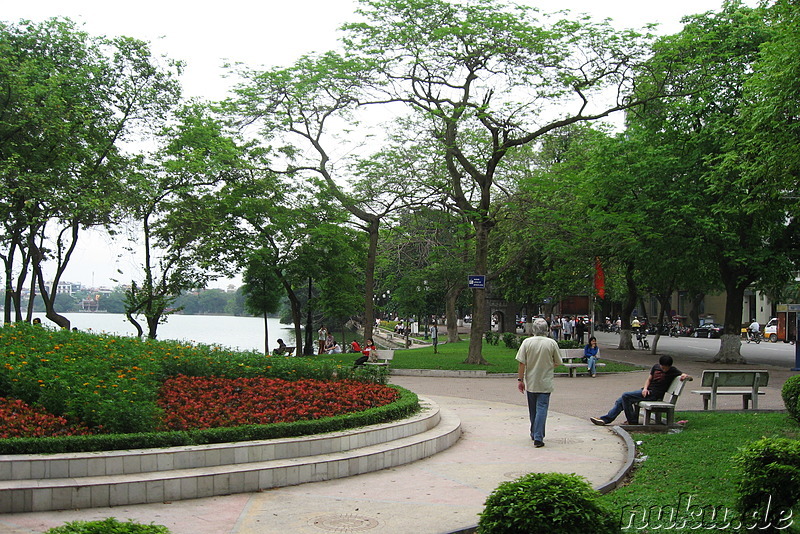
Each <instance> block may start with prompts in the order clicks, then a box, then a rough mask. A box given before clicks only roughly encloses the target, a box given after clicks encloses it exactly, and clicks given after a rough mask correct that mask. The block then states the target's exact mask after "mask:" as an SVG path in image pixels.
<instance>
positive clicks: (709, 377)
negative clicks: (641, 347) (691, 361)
mask: <svg viewBox="0 0 800 534" xmlns="http://www.w3.org/2000/svg"><path fill="white" fill-rule="evenodd" d="M768 383H769V371H767V370H765V369H755V370H752V371H751V370H749V369H748V370H744V369H742V370H739V369H718V370H717V369H711V370H707V371H703V382H702V387H706V388H709V387H710V388H718V387H750V388H752V387H755V388H760V387H764V386H766V385H767V384H768Z"/></svg>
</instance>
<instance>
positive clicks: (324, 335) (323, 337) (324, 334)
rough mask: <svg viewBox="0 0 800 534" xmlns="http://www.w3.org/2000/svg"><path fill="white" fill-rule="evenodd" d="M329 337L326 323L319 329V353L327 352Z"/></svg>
mask: <svg viewBox="0 0 800 534" xmlns="http://www.w3.org/2000/svg"><path fill="white" fill-rule="evenodd" d="M327 339H328V329H327V328H326V327H325V325H322V326H321V327H320V329H319V330H317V343H318V344H319V354H322V353H323V352H325V342H326V341H327Z"/></svg>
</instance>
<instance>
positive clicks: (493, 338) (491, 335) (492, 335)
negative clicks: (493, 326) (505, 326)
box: [485, 332, 500, 345]
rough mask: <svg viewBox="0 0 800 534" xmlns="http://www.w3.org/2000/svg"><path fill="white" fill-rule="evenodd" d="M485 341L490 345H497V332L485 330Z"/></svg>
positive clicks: (498, 339) (498, 337) (498, 338)
mask: <svg viewBox="0 0 800 534" xmlns="http://www.w3.org/2000/svg"><path fill="white" fill-rule="evenodd" d="M485 337H486V342H487V343H489V344H490V345H497V344H498V343H499V342H500V334H498V333H497V332H486V335H485Z"/></svg>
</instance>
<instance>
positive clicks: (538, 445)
mask: <svg viewBox="0 0 800 534" xmlns="http://www.w3.org/2000/svg"><path fill="white" fill-rule="evenodd" d="M533 446H534V447H536V448H537V449H538V448H539V447H544V441H536V440H533Z"/></svg>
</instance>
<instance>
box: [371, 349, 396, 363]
mask: <svg viewBox="0 0 800 534" xmlns="http://www.w3.org/2000/svg"><path fill="white" fill-rule="evenodd" d="M372 353H373V354H374V355H375V359H376V360H383V361H385V362H389V361H391V360H392V359H393V358H394V350H387V349H381V350H373V351H372Z"/></svg>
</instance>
